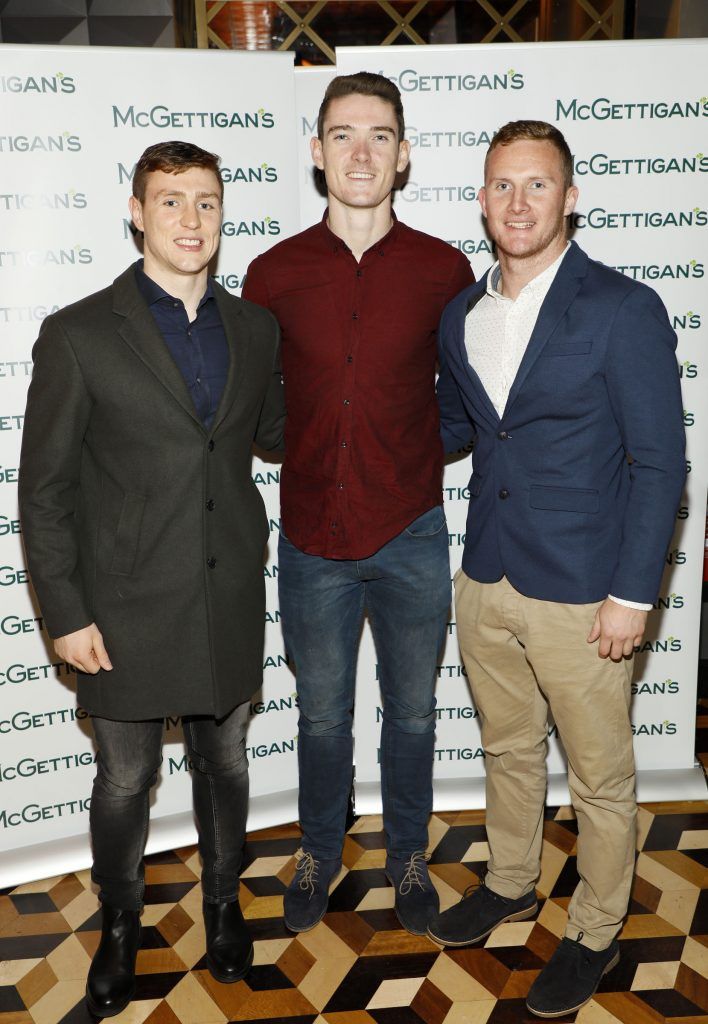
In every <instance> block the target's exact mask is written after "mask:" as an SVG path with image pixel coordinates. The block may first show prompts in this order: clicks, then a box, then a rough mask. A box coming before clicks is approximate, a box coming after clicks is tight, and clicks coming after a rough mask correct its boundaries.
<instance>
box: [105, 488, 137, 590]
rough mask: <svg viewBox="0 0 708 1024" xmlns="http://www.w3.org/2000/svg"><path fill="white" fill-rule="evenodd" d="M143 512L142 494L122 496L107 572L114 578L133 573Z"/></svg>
mask: <svg viewBox="0 0 708 1024" xmlns="http://www.w3.org/2000/svg"><path fill="white" fill-rule="evenodd" d="M144 511H145V498H144V497H143V495H142V494H126V495H124V496H123V505H122V507H121V510H120V518H119V520H118V527H117V529H116V537H115V544H114V547H113V558H112V560H111V567H110V569H109V570H108V571H109V573H111V574H112V575H114V576H130V575H131V573H132V572H133V568H134V566H135V557H136V555H137V553H138V541H139V539H140V526H141V524H142V521H143V512H144Z"/></svg>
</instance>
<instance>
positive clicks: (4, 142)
mask: <svg viewBox="0 0 708 1024" xmlns="http://www.w3.org/2000/svg"><path fill="white" fill-rule="evenodd" d="M80 151H81V139H80V138H79V136H78V135H72V134H71V132H62V134H61V135H0V153H79V152H80Z"/></svg>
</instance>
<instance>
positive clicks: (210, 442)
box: [207, 440, 214, 452]
mask: <svg viewBox="0 0 708 1024" xmlns="http://www.w3.org/2000/svg"><path fill="white" fill-rule="evenodd" d="M207 448H208V449H209V451H210V452H213V451H214V442H213V441H211V440H209V441H207Z"/></svg>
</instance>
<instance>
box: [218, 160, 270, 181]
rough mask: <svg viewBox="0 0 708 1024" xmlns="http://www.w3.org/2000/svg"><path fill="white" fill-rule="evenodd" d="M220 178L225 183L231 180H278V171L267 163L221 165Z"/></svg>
mask: <svg viewBox="0 0 708 1024" xmlns="http://www.w3.org/2000/svg"><path fill="white" fill-rule="evenodd" d="M220 170H221V180H222V181H223V182H224V184H225V185H230V184H232V183H233V182H239V181H240V182H247V183H249V184H250V183H252V182H254V181H258V182H274V181H277V180H278V171H277V169H276V168H275V167H270V166H269V165H268V164H265V163H263V164H258V166H256V167H222V168H220Z"/></svg>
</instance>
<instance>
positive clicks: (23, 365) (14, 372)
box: [0, 359, 32, 535]
mask: <svg viewBox="0 0 708 1024" xmlns="http://www.w3.org/2000/svg"><path fill="white" fill-rule="evenodd" d="M31 376H32V360H31V359H10V360H6V361H5V362H2V363H0V378H3V377H4V378H9V377H31ZM1 534H2V529H0V535H1Z"/></svg>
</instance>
